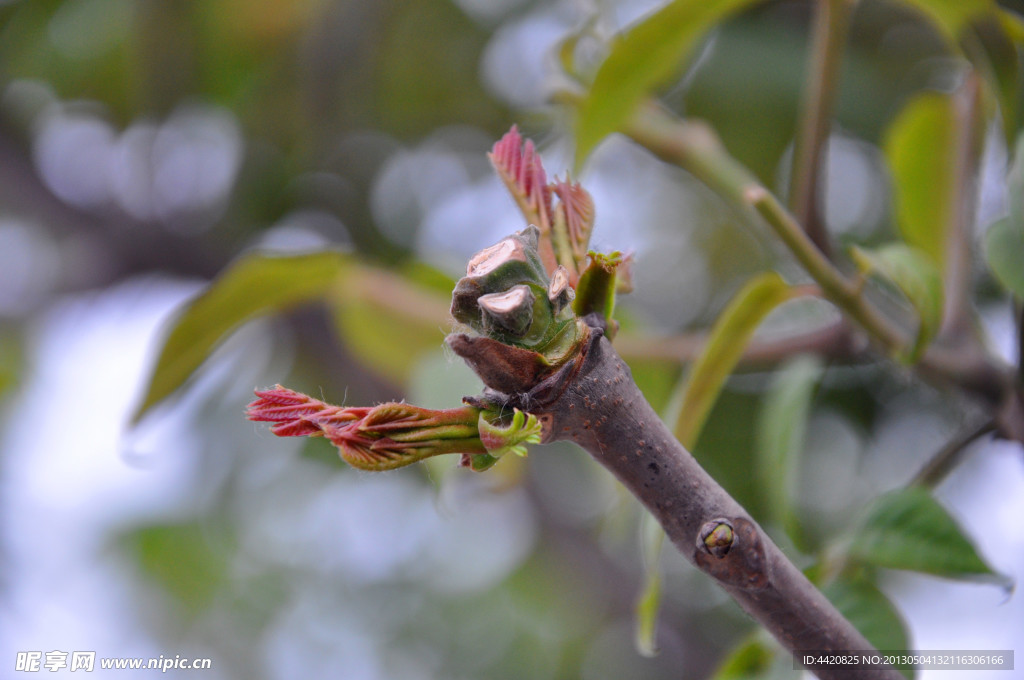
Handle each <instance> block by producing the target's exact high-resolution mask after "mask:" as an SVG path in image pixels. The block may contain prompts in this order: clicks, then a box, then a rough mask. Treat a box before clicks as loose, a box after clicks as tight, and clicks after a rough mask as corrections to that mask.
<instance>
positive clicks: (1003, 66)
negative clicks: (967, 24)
mask: <svg viewBox="0 0 1024 680" xmlns="http://www.w3.org/2000/svg"><path fill="white" fill-rule="evenodd" d="M971 28H972V31H971V32H970V33H969V34H967V36H969V37H967V36H965V40H964V50H965V52H966V53H967V58H968V59H969V60H970V62H971V64H972V65H973V66H974V67H975V68H976V69H977V70H978V72H979V73H981V75H982V76H983V77H984V78H985V81H986V83H987V84H988V87H989V89H990V90H991V92H992V95H993V98H994V101H995V102H996V103H998V106H999V112H1000V116H999V119H1000V120H1001V122H1002V125H1003V134H1004V135H1005V136H1006V139H1015V138H1016V137H1017V130H1018V129H1019V128H1020V114H1021V108H1020V107H1021V94H1022V85H1024V82H1022V81H1021V56H1022V55H1021V46H1024V21H1022V19H1021V18H1020V17H1019V16H1017V15H1016V14H1014V13H1012V12H1008V11H1006V10H997V11H996V12H993V13H991V14H989V15H987V16H984V17H981V18H980V19H978V20H976V21H974V22H973V23H972V25H971Z"/></svg>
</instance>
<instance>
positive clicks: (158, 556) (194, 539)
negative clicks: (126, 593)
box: [123, 523, 229, 616]
mask: <svg viewBox="0 0 1024 680" xmlns="http://www.w3.org/2000/svg"><path fill="white" fill-rule="evenodd" d="M123 541H124V542H125V543H126V544H127V546H128V547H129V549H131V550H132V552H134V553H135V555H136V557H137V560H138V564H139V566H140V567H141V568H142V571H143V572H144V573H145V574H146V575H147V576H148V577H149V578H150V579H152V580H153V581H155V582H156V583H157V584H158V585H159V586H161V587H162V588H163V589H164V591H166V592H167V594H168V595H170V596H171V597H173V598H174V599H176V600H177V601H178V602H180V603H181V604H182V606H183V608H184V611H185V612H186V613H188V614H190V615H192V616H195V615H198V614H199V613H200V612H202V611H203V610H204V609H205V608H206V607H207V606H209V605H210V603H211V602H212V601H213V600H214V595H215V593H216V592H217V591H218V590H219V589H220V588H221V587H222V586H224V585H225V584H226V582H227V580H228V558H229V555H228V554H227V550H226V540H225V538H224V537H220V540H219V542H218V543H216V544H212V543H211V531H210V527H208V526H201V525H199V524H195V523H193V524H169V525H157V526H149V527H143V528H140V529H137V530H135V531H133V532H131V533H130V534H127V535H126V536H125V537H124V539H123Z"/></svg>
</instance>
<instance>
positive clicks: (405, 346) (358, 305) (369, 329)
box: [328, 264, 451, 385]
mask: <svg viewBox="0 0 1024 680" xmlns="http://www.w3.org/2000/svg"><path fill="white" fill-rule="evenodd" d="M450 300H451V298H450V295H449V296H443V297H442V296H441V295H440V294H439V293H437V292H435V291H434V290H432V289H429V288H426V287H424V286H420V285H417V284H415V283H413V282H412V281H410V280H408V279H407V278H406V277H403V276H401V275H399V274H394V273H392V272H389V271H385V270H382V269H377V268H375V267H368V266H364V265H357V264H353V265H352V273H351V276H350V278H349V280H348V281H347V282H346V284H345V285H344V286H338V287H335V288H334V289H332V291H331V295H330V296H329V298H328V304H330V306H331V309H332V311H333V314H334V321H335V327H336V328H337V330H338V333H339V335H340V336H341V338H342V340H343V341H344V343H345V347H346V348H347V349H348V350H349V351H350V352H352V353H353V354H354V355H355V356H356V357H357V358H358V359H359V360H360V361H361V362H362V363H363V364H365V365H366V366H368V367H370V368H371V369H373V370H374V371H376V372H378V373H379V374H381V375H383V376H385V377H387V378H388V379H389V380H392V381H393V382H395V383H397V384H399V385H404V384H405V382H406V380H407V379H408V378H409V376H410V374H411V372H412V371H413V369H414V368H415V367H416V365H417V364H418V363H419V361H420V360H421V359H422V358H423V357H424V356H426V354H427V353H429V352H432V351H437V350H438V349H439V348H441V347H442V346H443V344H444V336H445V333H446V331H447V328H448V326H449V324H450V321H451V319H450V316H449V314H448V307H449V304H450Z"/></svg>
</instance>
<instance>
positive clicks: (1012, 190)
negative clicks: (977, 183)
mask: <svg viewBox="0 0 1024 680" xmlns="http://www.w3.org/2000/svg"><path fill="white" fill-rule="evenodd" d="M1006 183H1007V191H1008V196H1009V208H1010V214H1009V215H1008V216H1007V217H1005V218H1003V219H1002V220H999V221H998V222H996V223H995V224H993V225H992V226H991V227H989V230H988V233H987V234H986V235H985V256H986V258H987V259H988V266H989V268H990V269H991V270H992V273H993V274H994V275H995V277H996V279H997V280H998V281H999V283H1001V284H1002V285H1003V287H1005V288H1006V289H1007V290H1009V291H1010V292H1011V293H1013V294H1014V295H1015V296H1016V297H1017V298H1018V299H1024V266H1021V263H1022V262H1024V133H1022V134H1021V135H1020V136H1019V137H1018V138H1017V145H1016V151H1015V153H1014V158H1013V165H1012V167H1011V168H1010V173H1009V175H1008V176H1007V178H1006Z"/></svg>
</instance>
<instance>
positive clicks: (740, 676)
mask: <svg viewBox="0 0 1024 680" xmlns="http://www.w3.org/2000/svg"><path fill="white" fill-rule="evenodd" d="M779 656H784V657H786V658H787V660H788V658H789V656H790V655H789V654H784V655H779V654H778V649H777V647H776V646H775V645H774V644H773V643H772V642H771V641H768V640H766V639H765V636H763V635H762V634H761V633H760V632H758V633H754V634H752V635H748V636H747V637H746V638H745V639H743V640H742V641H741V642H740V643H739V645H737V646H736V647H735V648H733V650H732V651H731V652H730V653H729V655H728V656H727V657H725V660H724V661H723V662H722V664H721V665H720V666H719V667H718V670H716V671H715V674H714V675H713V676H711V680H760V679H761V678H765V679H767V678H772V677H775V673H774V672H773V671H774V670H775V668H774V666H775V660H776V658H777V657H779ZM790 668H792V666H791V665H790ZM796 674H797V673H796V672H793V673H792V674H791V676H790V677H793V676H796Z"/></svg>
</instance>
